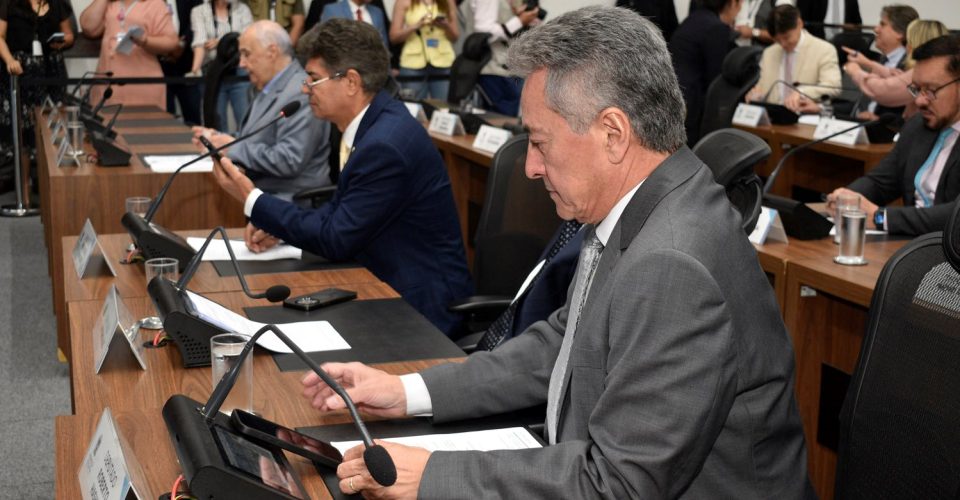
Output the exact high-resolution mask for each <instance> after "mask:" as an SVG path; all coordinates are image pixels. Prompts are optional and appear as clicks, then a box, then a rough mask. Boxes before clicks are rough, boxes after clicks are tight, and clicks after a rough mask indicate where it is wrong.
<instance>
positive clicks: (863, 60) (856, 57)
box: [840, 46, 871, 67]
mask: <svg viewBox="0 0 960 500" xmlns="http://www.w3.org/2000/svg"><path fill="white" fill-rule="evenodd" d="M840 48H841V49H843V51H844V52H846V53H847V63H851V62H852V63H856V64H858V65H860V66H863V67H866V66H868V65H869V64H870V62H871V61H870V58H869V57H867V56H865V55H863V54H862V53H860V51H858V50H853V49H851V48H850V47H843V46H841V47H840ZM844 67H846V65H844Z"/></svg>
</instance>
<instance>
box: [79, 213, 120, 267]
mask: <svg viewBox="0 0 960 500" xmlns="http://www.w3.org/2000/svg"><path fill="white" fill-rule="evenodd" d="M72 257H73V268H74V269H75V270H76V271H77V279H84V278H86V277H90V276H101V275H106V273H105V272H104V271H109V273H110V276H116V275H117V272H116V271H115V270H114V269H113V264H111V263H110V259H108V258H107V256H106V253H104V251H103V247H102V246H100V241H99V240H98V239H97V232H96V231H94V229H93V223H92V222H90V219H87V221H86V222H84V223H83V229H82V230H81V231H80V236H79V237H77V244H76V245H74V246H73V252H72Z"/></svg>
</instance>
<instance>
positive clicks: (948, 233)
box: [943, 200, 960, 273]
mask: <svg viewBox="0 0 960 500" xmlns="http://www.w3.org/2000/svg"><path fill="white" fill-rule="evenodd" d="M954 203H955V204H956V207H954V209H953V215H951V216H950V220H949V221H948V222H947V227H945V228H943V254H944V255H945V256H946V257H947V262H949V263H950V265H951V266H953V268H954V269H956V270H957V272H958V273H960V200H958V201H956V202H954Z"/></svg>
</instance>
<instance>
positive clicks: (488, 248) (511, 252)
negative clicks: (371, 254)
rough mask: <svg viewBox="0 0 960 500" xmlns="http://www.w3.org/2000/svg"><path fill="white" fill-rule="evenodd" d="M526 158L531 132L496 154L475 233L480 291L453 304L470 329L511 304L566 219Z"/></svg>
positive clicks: (475, 264)
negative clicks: (527, 165)
mask: <svg viewBox="0 0 960 500" xmlns="http://www.w3.org/2000/svg"><path fill="white" fill-rule="evenodd" d="M526 159H527V135H526V134H521V135H517V136H514V137H513V138H512V139H510V140H509V141H507V142H506V143H505V144H504V145H503V146H502V147H501V148H500V150H499V151H497V154H496V155H494V157H493V163H492V164H491V166H490V172H489V174H488V176H487V190H486V197H485V198H484V202H483V212H482V213H481V214H480V221H479V223H478V225H477V232H476V234H475V235H474V250H475V251H474V258H473V281H474V284H475V286H476V295H474V296H472V297H468V298H466V299H463V300H459V301H457V302H455V303H453V304H451V306H450V309H451V310H452V311H456V312H460V313H462V314H464V316H465V318H466V329H467V332H468V333H469V332H482V331H483V330H485V329H486V328H487V326H489V324H490V322H491V321H493V320H494V319H496V317H497V316H499V315H500V313H502V312H503V310H504V309H506V307H507V306H509V305H510V301H511V300H512V299H513V296H514V295H515V294H516V293H517V290H519V289H520V285H522V284H523V280H524V278H526V276H527V274H528V273H529V272H530V270H531V269H533V266H535V265H536V264H537V260H538V259H539V257H540V254H541V253H542V252H543V249H544V248H546V246H547V244H548V243H549V242H550V238H551V237H552V236H553V233H554V231H555V230H556V228H557V226H558V225H559V224H560V221H561V220H560V217H559V216H558V215H557V212H556V206H555V205H554V203H553V200H551V199H550V196H549V195H548V194H547V191H546V189H544V186H543V182H542V181H539V180H536V181H534V180H530V179H528V178H527V177H526V174H525V173H524V164H525V163H526ZM476 340H479V336H477V338H476V339H474V340H473V343H474V344H475V343H476ZM468 343H469V342H468Z"/></svg>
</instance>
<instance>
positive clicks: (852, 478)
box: [835, 204, 960, 500]
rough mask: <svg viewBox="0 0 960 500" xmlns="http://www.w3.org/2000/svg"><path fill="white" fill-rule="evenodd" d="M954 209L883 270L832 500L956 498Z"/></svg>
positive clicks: (958, 394)
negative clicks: (943, 222) (942, 227)
mask: <svg viewBox="0 0 960 500" xmlns="http://www.w3.org/2000/svg"><path fill="white" fill-rule="evenodd" d="M958 360H960V204H958V205H957V209H956V210H954V213H953V217H952V218H951V220H950V223H949V225H948V226H947V228H946V229H945V230H944V231H943V232H942V233H931V234H927V235H924V236H920V237H919V238H917V239H915V240H913V241H912V242H910V243H909V244H907V245H906V246H904V247H903V248H902V249H900V251H898V252H897V253H896V254H895V255H894V256H893V257H891V258H890V260H889V261H888V262H887V263H886V265H885V266H884V268H883V271H882V272H881V273H880V278H879V279H878V280H877V286H876V288H875V289H874V292H873V299H872V300H871V303H870V319H869V322H868V324H867V332H866V336H865V338H864V340H863V345H862V346H861V348H860V359H859V361H858V362H857V367H856V369H855V370H854V373H853V378H852V380H851V383H850V387H849V389H848V390H847V395H846V399H845V400H844V403H843V409H842V410H841V412H840V446H839V450H838V462H837V482H836V489H835V493H836V498H837V499H838V500H849V499H861V498H863V499H866V498H870V499H874V498H923V499H937V498H944V499H946V498H949V499H956V498H960V451H958V450H960V425H958V422H960V368H958Z"/></svg>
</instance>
